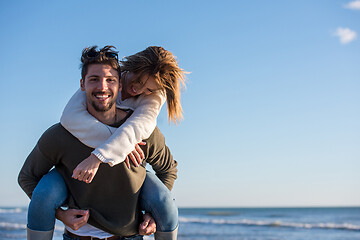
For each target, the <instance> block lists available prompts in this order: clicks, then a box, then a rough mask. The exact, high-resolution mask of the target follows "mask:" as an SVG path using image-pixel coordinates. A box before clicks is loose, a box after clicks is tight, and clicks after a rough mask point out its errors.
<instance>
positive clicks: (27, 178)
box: [18, 144, 54, 198]
mask: <svg viewBox="0 0 360 240" xmlns="http://www.w3.org/2000/svg"><path fill="white" fill-rule="evenodd" d="M53 166H54V165H53V164H51V163H50V162H49V161H47V160H46V158H45V157H44V155H43V154H42V152H41V151H40V149H39V146H38V144H37V145H36V146H35V148H34V149H33V150H32V152H31V153H30V155H29V156H28V157H27V158H26V161H25V163H24V165H23V167H22V168H21V171H20V173H19V176H18V183H19V185H20V187H21V188H22V189H23V190H24V192H25V193H26V195H28V197H29V198H31V196H32V193H33V191H34V189H35V187H36V185H37V184H38V182H39V181H40V179H41V178H42V177H43V176H44V175H45V174H46V173H48V172H49V170H50V169H51V168H52V167H53Z"/></svg>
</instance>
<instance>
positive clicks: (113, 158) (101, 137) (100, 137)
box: [60, 89, 166, 166]
mask: <svg viewBox="0 0 360 240" xmlns="http://www.w3.org/2000/svg"><path fill="white" fill-rule="evenodd" d="M165 101H166V97H165V95H164V93H163V92H160V91H157V92H154V93H152V94H150V95H144V94H142V95H140V96H138V97H131V98H128V99H125V100H124V101H122V100H121V95H120V94H119V96H118V98H117V101H116V107H118V108H122V109H131V110H133V111H134V112H133V114H132V115H131V116H130V117H129V118H128V119H127V120H126V121H125V123H124V124H122V125H121V126H120V127H119V128H112V127H109V126H108V125H106V124H103V123H101V122H100V121H98V120H97V119H96V118H94V117H93V116H92V115H91V114H90V113H89V112H88V111H87V110H86V96H85V92H83V91H81V90H80V89H79V90H78V91H77V92H76V93H75V94H74V95H73V96H72V97H71V99H70V101H69V102H68V104H67V105H66V107H65V109H64V111H63V114H62V116H61V119H60V122H61V125H63V126H64V128H65V129H66V130H68V131H69V132H70V133H71V134H72V135H74V136H75V137H76V138H78V139H79V140H80V141H81V142H82V143H84V144H85V145H87V146H89V147H92V148H96V149H95V150H94V151H93V152H92V153H93V154H95V156H97V157H98V158H99V159H100V160H101V161H102V162H104V163H108V164H109V165H110V166H114V165H116V164H119V163H121V162H123V161H124V160H125V158H126V156H127V155H128V154H129V153H130V152H131V151H132V150H134V147H135V144H137V143H139V142H141V141H142V140H143V139H146V138H148V137H150V135H151V133H152V132H153V131H154V129H155V127H156V119H157V116H158V115H159V113H160V110H161V107H162V105H163V104H164V103H165Z"/></svg>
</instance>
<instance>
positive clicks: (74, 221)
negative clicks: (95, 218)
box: [55, 208, 90, 231]
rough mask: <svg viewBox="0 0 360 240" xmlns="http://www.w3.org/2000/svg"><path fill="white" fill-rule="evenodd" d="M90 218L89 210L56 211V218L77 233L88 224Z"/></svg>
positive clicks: (59, 209)
mask: <svg viewBox="0 0 360 240" xmlns="http://www.w3.org/2000/svg"><path fill="white" fill-rule="evenodd" d="M89 216H90V213H89V210H79V209H67V210H62V209H61V208H58V209H56V212H55V217H56V218H57V219H59V220H60V221H62V222H63V223H64V224H65V225H66V226H68V227H70V228H71V229H73V230H75V231H76V230H78V229H79V228H81V227H82V226H84V225H85V224H86V223H87V221H88V219H89Z"/></svg>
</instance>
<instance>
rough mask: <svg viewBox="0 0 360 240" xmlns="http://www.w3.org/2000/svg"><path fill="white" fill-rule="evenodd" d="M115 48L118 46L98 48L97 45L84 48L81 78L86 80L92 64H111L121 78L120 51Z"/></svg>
mask: <svg viewBox="0 0 360 240" xmlns="http://www.w3.org/2000/svg"><path fill="white" fill-rule="evenodd" d="M114 49H116V48H115V47H114V46H110V45H107V46H105V47H103V48H101V49H100V50H97V46H92V47H89V48H84V50H83V51H82V55H81V65H80V68H81V78H82V79H83V80H85V76H86V74H87V72H88V68H89V65H90V64H107V65H110V66H111V67H112V68H114V69H115V70H116V71H117V72H118V74H119V78H120V76H121V69H120V65H119V59H118V52H117V51H115V50H114Z"/></svg>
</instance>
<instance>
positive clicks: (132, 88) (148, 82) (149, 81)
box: [121, 72, 160, 98]
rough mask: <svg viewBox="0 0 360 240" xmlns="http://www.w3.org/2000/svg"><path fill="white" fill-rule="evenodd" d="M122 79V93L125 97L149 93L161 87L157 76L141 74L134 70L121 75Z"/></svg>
mask: <svg viewBox="0 0 360 240" xmlns="http://www.w3.org/2000/svg"><path fill="white" fill-rule="evenodd" d="M121 81H122V86H123V88H122V91H121V93H122V96H123V97H124V98H129V97H135V96H138V95H140V94H145V95H149V94H151V93H153V92H155V91H157V90H159V88H160V87H159V85H158V84H157V83H156V81H155V78H154V77H152V76H149V75H148V74H143V75H142V76H139V75H138V74H134V73H132V72H126V73H124V74H123V76H122V77H121Z"/></svg>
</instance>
